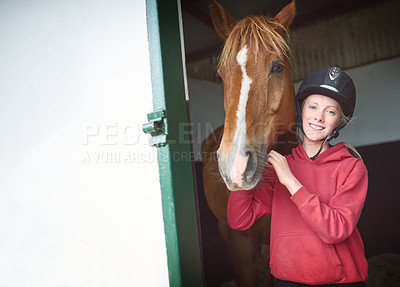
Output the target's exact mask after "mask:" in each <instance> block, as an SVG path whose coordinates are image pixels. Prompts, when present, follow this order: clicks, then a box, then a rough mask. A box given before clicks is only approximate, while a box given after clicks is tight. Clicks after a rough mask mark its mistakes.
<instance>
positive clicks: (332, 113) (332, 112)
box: [327, 111, 335, 116]
mask: <svg viewBox="0 0 400 287" xmlns="http://www.w3.org/2000/svg"><path fill="white" fill-rule="evenodd" d="M327 112H328V114H330V115H332V116H334V115H335V112H334V111H327Z"/></svg>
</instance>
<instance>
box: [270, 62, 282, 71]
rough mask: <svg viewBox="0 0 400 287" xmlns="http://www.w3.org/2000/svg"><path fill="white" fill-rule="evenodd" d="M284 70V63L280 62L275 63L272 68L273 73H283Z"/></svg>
mask: <svg viewBox="0 0 400 287" xmlns="http://www.w3.org/2000/svg"><path fill="white" fill-rule="evenodd" d="M283 68H284V66H283V64H282V63H280V62H278V63H275V64H273V66H272V69H271V73H280V72H282V71H283Z"/></svg>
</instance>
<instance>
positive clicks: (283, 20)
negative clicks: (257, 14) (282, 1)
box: [274, 0, 296, 30]
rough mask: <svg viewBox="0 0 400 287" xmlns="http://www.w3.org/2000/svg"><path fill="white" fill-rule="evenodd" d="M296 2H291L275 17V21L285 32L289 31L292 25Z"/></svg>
mask: <svg viewBox="0 0 400 287" xmlns="http://www.w3.org/2000/svg"><path fill="white" fill-rule="evenodd" d="M295 2H296V1H295V0H293V1H292V2H291V3H290V4H288V5H287V6H286V7H285V8H283V9H282V10H281V12H279V13H278V15H276V16H275V18H274V19H275V21H277V22H278V23H280V24H282V26H283V27H285V29H286V30H289V26H290V24H292V21H293V18H294V15H295V14H296V3H295Z"/></svg>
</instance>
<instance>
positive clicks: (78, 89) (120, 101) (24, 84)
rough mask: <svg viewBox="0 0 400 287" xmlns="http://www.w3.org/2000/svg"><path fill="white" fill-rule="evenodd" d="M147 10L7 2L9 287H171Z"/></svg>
mask: <svg viewBox="0 0 400 287" xmlns="http://www.w3.org/2000/svg"><path fill="white" fill-rule="evenodd" d="M144 2H145V1H144V0H143V1H141V0H129V1H128V0H114V1H107V0H100V1H90V0H83V1H70V0H38V1H28V0H9V1H1V2H0V27H1V29H0V81H1V84H0V286H4V287H13V286H15V287H20V286H30V287H36V286H37V287H47V286H49V287H50V286H51V287H61V286H62V287H67V286H74V287H78V286H82V287H89V286H96V287H99V286H112V287H116V286H118V287H120V286H157V287H158V286H168V273H167V259H166V248H165V238H164V230H163V220H162V210H161V194H160V184H159V178H158V177H159V176H158V165H157V160H156V151H155V150H154V149H153V148H150V147H148V145H147V141H148V139H147V136H146V135H144V134H143V133H142V132H141V125H142V124H143V123H144V122H145V121H146V114H147V112H150V111H151V110H152V100H151V84H150V71H149V61H148V57H149V56H148V47H147V35H146V20H145V6H144Z"/></svg>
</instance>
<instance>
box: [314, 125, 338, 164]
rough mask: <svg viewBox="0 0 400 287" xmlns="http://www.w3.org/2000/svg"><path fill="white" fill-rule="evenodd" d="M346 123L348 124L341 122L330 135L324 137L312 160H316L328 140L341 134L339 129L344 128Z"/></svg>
mask: <svg viewBox="0 0 400 287" xmlns="http://www.w3.org/2000/svg"><path fill="white" fill-rule="evenodd" d="M345 125H346V123H344V122H341V123H340V124H339V125H338V126H337V127H336V128H334V129H333V131H332V132H331V133H330V135H328V136H327V137H326V138H325V139H324V141H323V142H322V144H321V146H320V148H319V150H318V152H317V153H316V154H315V155H314V156H312V157H310V159H311V160H315V159H316V158H317V156H318V155H319V154H320V153H321V151H322V148H323V147H324V145H325V143H326V142H330V141H331V140H333V139H335V138H337V137H338V136H339V130H340V129H342V128H343V127H344V126H345Z"/></svg>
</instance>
